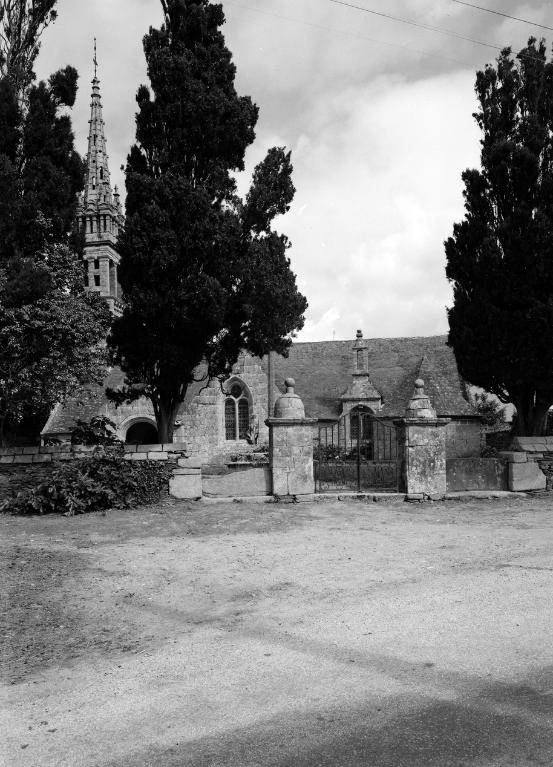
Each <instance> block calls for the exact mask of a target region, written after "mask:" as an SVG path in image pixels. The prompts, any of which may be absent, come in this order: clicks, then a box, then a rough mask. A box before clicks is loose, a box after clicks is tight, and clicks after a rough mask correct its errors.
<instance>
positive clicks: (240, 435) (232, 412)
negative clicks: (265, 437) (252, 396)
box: [225, 381, 250, 440]
mask: <svg viewBox="0 0 553 767" xmlns="http://www.w3.org/2000/svg"><path fill="white" fill-rule="evenodd" d="M249 428H250V401H249V399H248V394H247V391H246V387H245V386H244V385H243V384H241V383H239V382H238V381H235V382H234V383H233V384H232V386H231V388H230V391H229V393H228V394H227V398H226V400H225V438H226V439H227V440H237V439H246V436H247V433H248V430H249Z"/></svg>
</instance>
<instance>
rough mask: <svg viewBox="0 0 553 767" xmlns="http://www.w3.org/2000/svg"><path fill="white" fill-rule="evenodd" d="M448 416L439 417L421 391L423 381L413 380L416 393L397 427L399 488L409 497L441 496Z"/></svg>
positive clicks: (444, 468) (396, 423) (443, 480)
mask: <svg viewBox="0 0 553 767" xmlns="http://www.w3.org/2000/svg"><path fill="white" fill-rule="evenodd" d="M449 422H450V419H449V418H438V417H437V416H436V411H435V410H434V408H433V407H432V405H431V403H430V400H429V398H428V397H427V396H426V394H425V393H424V381H423V380H422V379H420V378H419V379H417V380H416V381H415V393H414V394H413V398H412V399H411V401H410V402H409V405H408V406H407V410H406V411H405V418H402V419H401V420H400V421H395V422H394V423H395V425H396V427H397V430H398V464H399V466H398V469H399V478H400V490H401V491H402V492H405V493H406V494H407V497H408V498H413V499H420V500H423V499H424V498H425V497H430V498H433V499H439V498H443V497H444V496H445V494H446V492H447V486H446V430H445V427H446V426H447V424H448V423H449Z"/></svg>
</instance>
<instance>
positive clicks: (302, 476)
mask: <svg viewBox="0 0 553 767" xmlns="http://www.w3.org/2000/svg"><path fill="white" fill-rule="evenodd" d="M285 384H286V394H283V395H282V396H281V397H279V399H277V401H276V402H275V409H274V416H273V417H272V418H267V420H266V421H265V423H266V424H267V426H268V427H269V461H270V466H271V475H272V492H273V495H282V496H285V495H309V494H311V493H313V492H315V481H314V478H313V427H314V426H315V424H316V423H317V421H316V419H314V418H306V417H305V410H304V407H303V402H302V401H301V399H300V398H299V397H298V395H297V394H296V393H295V391H294V387H295V381H294V379H293V378H287V379H286V381H285Z"/></svg>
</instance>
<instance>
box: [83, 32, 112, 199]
mask: <svg viewBox="0 0 553 767" xmlns="http://www.w3.org/2000/svg"><path fill="white" fill-rule="evenodd" d="M93 64H94V78H93V80H92V95H91V102H90V120H89V130H88V154H87V156H86V185H85V190H84V196H85V202H86V203H91V204H95V203H107V204H112V203H113V195H112V191H111V183H110V175H109V164H108V154H107V149H106V136H105V130H104V129H105V123H104V118H103V112H102V97H101V95H100V81H99V80H98V58H97V52H96V38H94V59H93Z"/></svg>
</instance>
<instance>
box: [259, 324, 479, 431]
mask: <svg viewBox="0 0 553 767" xmlns="http://www.w3.org/2000/svg"><path fill="white" fill-rule="evenodd" d="M446 341H447V338H446V336H431V337H419V338H372V339H371V338H367V339H366V345H367V350H368V372H369V374H370V379H371V382H372V383H373V385H374V387H375V388H376V389H377V390H378V392H379V393H380V394H381V395H382V410H381V411H380V412H379V415H382V416H388V417H402V416H403V415H404V414H405V408H406V407H407V403H408V402H409V400H410V399H411V397H412V395H413V387H414V382H415V380H416V379H417V378H423V379H424V382H425V392H426V393H427V394H428V396H429V397H430V399H431V402H432V404H433V406H434V407H435V408H436V410H437V412H438V415H440V416H450V417H460V416H474V415H475V412H474V410H473V408H472V406H471V405H470V404H469V403H468V402H467V401H466V400H465V399H464V397H463V393H462V391H463V388H462V382H461V379H460V377H459V373H458V371H457V364H456V361H455V356H454V354H453V351H452V349H450V348H449V347H448V346H447V345H446ZM353 343H354V342H353V341H316V342H312V343H298V344H294V345H293V346H292V348H291V350H290V355H289V357H288V358H287V359H283V358H282V357H277V358H276V360H275V382H276V384H277V386H278V387H279V389H281V390H282V391H284V389H285V387H284V379H285V378H288V377H291V378H294V379H295V381H296V391H297V393H298V394H299V395H300V397H301V398H302V399H303V402H304V405H305V412H306V415H307V416H308V417H312V418H320V419H336V418H338V417H339V416H340V414H341V408H342V403H341V400H340V397H341V396H342V395H343V394H344V392H345V391H346V389H347V388H348V386H349V385H350V384H351V380H352V376H351V359H352V347H353ZM263 364H264V368H265V369H266V362H265V361H264V363H263Z"/></svg>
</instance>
